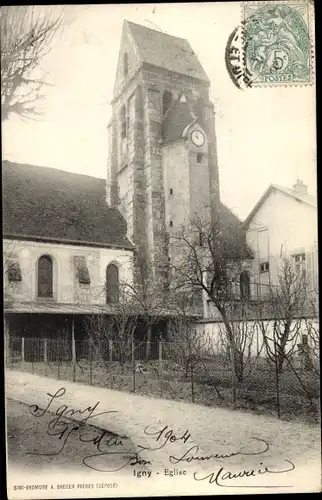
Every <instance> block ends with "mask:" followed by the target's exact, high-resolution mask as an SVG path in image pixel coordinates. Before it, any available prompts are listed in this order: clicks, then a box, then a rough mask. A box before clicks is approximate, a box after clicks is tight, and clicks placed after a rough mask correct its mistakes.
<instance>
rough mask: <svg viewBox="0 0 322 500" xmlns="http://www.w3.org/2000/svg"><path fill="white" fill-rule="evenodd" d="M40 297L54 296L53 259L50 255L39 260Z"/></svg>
mask: <svg viewBox="0 0 322 500" xmlns="http://www.w3.org/2000/svg"><path fill="white" fill-rule="evenodd" d="M38 297H44V298H51V297H53V261H52V258H51V257H50V256H49V255H42V256H41V257H40V258H39V260H38Z"/></svg>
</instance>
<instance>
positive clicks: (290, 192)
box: [243, 184, 317, 228]
mask: <svg viewBox="0 0 322 500" xmlns="http://www.w3.org/2000/svg"><path fill="white" fill-rule="evenodd" d="M274 190H277V191H280V192H282V193H284V194H286V195H287V196H291V197H292V198H295V199H297V200H300V201H302V202H304V203H307V204H308V205H311V206H312V207H315V208H316V207H317V197H316V196H314V195H311V194H306V193H299V192H298V191H296V190H295V189H290V188H286V187H283V186H279V185H277V184H270V185H269V187H268V188H267V189H266V191H265V193H264V194H263V195H262V196H261V197H260V199H259V200H258V202H257V203H256V205H255V206H254V208H253V209H252V210H251V212H250V213H249V215H248V216H247V217H246V219H245V220H244V222H243V227H245V228H247V227H248V225H249V223H250V221H251V220H252V219H253V217H254V216H255V214H256V213H257V211H258V210H259V209H260V207H261V206H262V204H263V203H264V201H265V200H266V198H268V196H269V195H270V194H271V193H272V192H273V191H274Z"/></svg>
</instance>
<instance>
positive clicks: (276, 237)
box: [247, 190, 317, 283]
mask: <svg viewBox="0 0 322 500" xmlns="http://www.w3.org/2000/svg"><path fill="white" fill-rule="evenodd" d="M263 228H268V252H269V262H270V279H271V283H275V282H276V277H277V273H278V269H279V268H280V265H281V260H280V255H281V249H282V251H283V254H284V255H285V254H287V253H288V254H292V253H302V252H305V253H306V252H310V251H312V249H313V247H314V245H315V244H316V242H317V210H316V208H314V207H313V206H310V205H308V204H307V203H304V202H299V201H296V199H295V198H293V197H291V196H288V195H285V194H283V193H282V192H280V191H277V190H274V191H273V192H272V193H270V195H269V196H268V198H267V199H266V200H265V201H264V203H263V205H262V206H261V208H260V209H259V210H258V212H257V213H256V215H255V216H254V218H253V220H252V221H251V223H250V225H249V228H248V231H247V243H248V245H249V246H250V248H251V249H252V250H253V252H254V256H255V259H254V261H253V274H254V276H257V279H258V278H259V258H258V257H259V255H258V243H257V233H258V230H260V229H263ZM282 245H283V246H282ZM262 252H263V251H262ZM263 257H264V256H263ZM260 260H264V259H263V258H262V259H260ZM260 279H261V283H265V282H266V281H267V282H268V273H266V275H265V274H261V277H260ZM265 280H266V281H265Z"/></svg>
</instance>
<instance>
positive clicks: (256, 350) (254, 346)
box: [197, 319, 319, 357]
mask: <svg viewBox="0 0 322 500" xmlns="http://www.w3.org/2000/svg"><path fill="white" fill-rule="evenodd" d="M310 321H312V324H313V325H314V328H315V329H316V330H317V331H319V321H318V319H313V320H307V321H306V320H302V321H301V325H300V333H299V335H298V338H297V339H296V340H295V343H300V342H301V335H302V334H306V335H307V334H308V329H307V327H308V325H310ZM245 323H246V325H247V326H244V328H243V331H244V332H247V334H248V336H249V338H250V337H252V342H249V344H248V345H250V347H251V354H252V355H253V356H256V355H257V354H258V355H259V356H261V357H266V356H267V354H266V350H265V348H264V346H263V333H262V331H261V327H260V325H259V322H255V321H248V322H245ZM294 325H295V323H294V322H293V324H292V328H293V327H294ZM261 326H262V327H263V328H264V332H266V333H265V334H266V335H267V337H269V338H271V339H272V338H273V328H274V322H273V321H272V320H267V321H262V322H261ZM236 328H238V326H237V327H236ZM197 330H198V331H199V332H200V333H204V335H205V336H206V338H207V339H209V341H210V344H211V346H212V352H213V353H214V354H221V353H223V342H222V338H223V336H224V337H225V326H224V324H223V323H222V322H220V321H211V322H202V323H198V324H197ZM237 331H238V330H237ZM253 333H254V335H253ZM308 343H309V344H312V342H311V341H310V335H308ZM269 344H270V347H271V349H272V350H273V342H271V341H269ZM293 345H294V344H292V343H291V342H290V343H289V344H288V346H287V352H288V351H289V349H290V348H291V347H292V346H293Z"/></svg>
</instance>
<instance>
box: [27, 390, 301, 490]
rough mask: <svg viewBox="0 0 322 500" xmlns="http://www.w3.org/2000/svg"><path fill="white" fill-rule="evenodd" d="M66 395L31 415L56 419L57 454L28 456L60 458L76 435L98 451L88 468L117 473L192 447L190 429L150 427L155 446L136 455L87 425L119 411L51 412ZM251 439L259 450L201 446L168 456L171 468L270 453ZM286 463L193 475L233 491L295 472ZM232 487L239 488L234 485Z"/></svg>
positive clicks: (120, 440) (122, 439)
mask: <svg viewBox="0 0 322 500" xmlns="http://www.w3.org/2000/svg"><path fill="white" fill-rule="evenodd" d="M65 394H66V389H65V388H64V387H62V388H60V389H58V390H57V391H56V393H55V394H50V393H47V395H48V396H49V398H50V399H49V402H48V404H47V406H46V408H45V409H41V408H40V407H39V406H38V405H31V406H30V408H29V409H30V413H31V414H32V415H33V416H34V417H36V418H41V417H43V416H44V415H46V414H51V415H53V416H54V418H53V419H52V420H50V422H49V423H48V426H47V434H48V435H49V436H55V437H57V438H58V440H59V442H60V447H59V449H58V450H56V451H53V452H45V453H41V452H28V453H27V454H28V455H40V456H55V455H59V454H60V453H62V451H63V450H64V448H65V446H66V443H67V441H68V439H69V437H70V436H71V435H72V434H73V433H74V434H75V433H77V436H78V439H79V441H80V442H82V443H91V444H92V445H93V447H94V449H95V453H92V454H90V455H87V456H85V457H84V458H83V459H82V462H83V464H84V465H85V466H86V467H88V468H90V469H93V470H95V471H97V472H118V471H120V470H122V469H124V468H125V467H127V466H130V467H134V466H136V465H138V466H141V467H142V466H143V467H145V466H149V465H152V462H151V461H150V460H147V459H146V455H144V458H143V457H142V454H143V453H144V452H145V453H147V452H155V451H158V450H161V449H162V448H164V447H165V446H166V445H172V444H174V443H176V442H181V443H184V444H187V443H189V440H191V434H190V432H189V430H188V429H186V430H185V431H184V432H181V433H176V432H175V431H174V429H171V428H170V427H169V426H168V425H164V424H161V425H159V424H157V425H155V424H154V425H153V424H151V425H148V426H146V427H145V428H144V430H143V433H144V434H145V435H146V436H148V437H150V438H151V441H152V442H155V446H154V445H153V446H152V447H151V446H142V445H140V444H138V445H136V450H135V451H134V450H133V443H132V442H131V441H130V439H129V438H128V437H127V436H117V435H115V434H113V433H111V432H108V431H106V430H102V429H99V428H97V427H95V428H89V427H88V425H95V420H94V419H95V418H96V417H98V416H101V415H110V414H115V413H118V412H117V411H116V410H109V411H102V412H98V411H97V410H98V407H99V405H100V402H99V401H97V403H96V404H95V405H94V406H87V407H86V408H84V409H81V408H77V409H74V408H70V407H68V406H67V405H66V404H62V405H61V406H60V407H59V408H58V409H57V410H56V411H53V409H52V408H53V403H54V401H55V400H58V399H59V398H62V397H63V396H64V395H65ZM76 415H77V416H78V421H77V422H75V421H73V420H72V418H73V417H74V416H76ZM79 417H81V418H79ZM159 423H160V421H159ZM251 439H253V440H254V441H256V443H260V444H261V447H260V449H259V450H257V451H252V452H245V451H240V450H239V451H235V452H232V453H228V454H220V453H211V454H208V455H202V454H200V448H199V446H197V445H193V446H190V448H189V449H188V450H187V451H185V452H184V453H183V454H180V456H174V455H169V457H168V458H169V462H170V463H171V464H178V463H181V462H183V463H185V462H187V463H190V462H196V463H198V462H199V463H200V462H205V461H209V460H214V461H220V460H226V459H229V458H231V457H235V456H238V455H243V456H251V455H262V454H264V453H266V452H267V451H268V449H269V444H268V443H267V441H265V439H261V438H255V437H252V438H251ZM131 448H132V449H131ZM104 458H105V459H107V458H110V459H112V461H113V465H112V466H110V465H107V464H103V465H102V459H104ZM286 461H287V462H289V464H291V466H292V468H291V469H287V470H271V469H269V468H268V467H265V466H263V464H262V463H260V467H259V468H257V469H247V470H246V469H244V470H242V471H239V472H232V471H228V470H226V469H225V468H224V467H221V468H220V469H219V470H218V471H217V472H211V473H207V475H205V476H202V475H200V473H199V472H198V471H196V472H194V475H193V477H194V479H195V480H196V481H208V482H209V484H216V485H217V486H222V487H225V486H230V487H231V480H234V479H237V478H250V477H256V476H258V475H262V474H281V473H285V472H289V471H291V470H293V469H294V468H295V466H294V464H293V463H292V462H290V461H289V460H286ZM229 482H230V483H229ZM233 487H237V486H235V485H233ZM241 487H245V486H241ZM249 487H255V486H249Z"/></svg>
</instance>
